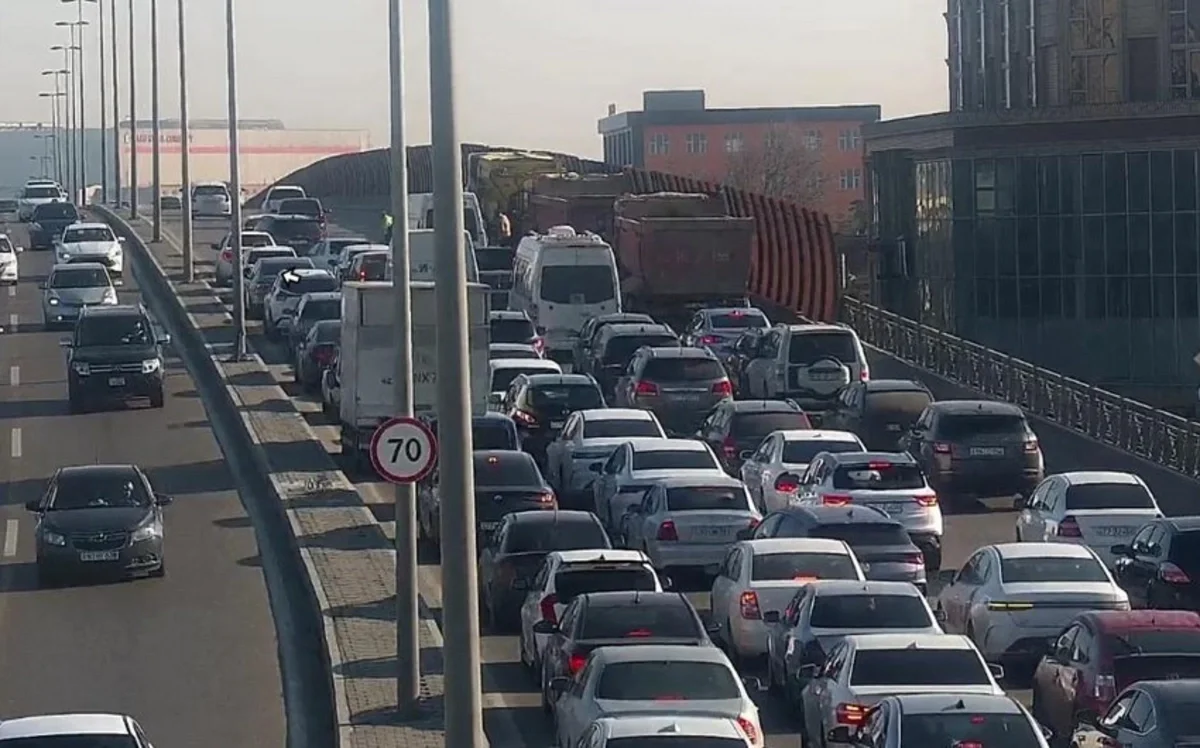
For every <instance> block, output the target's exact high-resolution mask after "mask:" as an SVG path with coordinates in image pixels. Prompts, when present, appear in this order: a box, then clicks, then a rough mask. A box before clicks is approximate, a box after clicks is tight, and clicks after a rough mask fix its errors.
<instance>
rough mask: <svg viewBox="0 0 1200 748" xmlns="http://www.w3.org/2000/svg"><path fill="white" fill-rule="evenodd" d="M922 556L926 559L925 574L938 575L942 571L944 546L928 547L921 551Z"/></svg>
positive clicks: (931, 545)
mask: <svg viewBox="0 0 1200 748" xmlns="http://www.w3.org/2000/svg"><path fill="white" fill-rule="evenodd" d="M921 555H922V556H923V557H924V559H925V572H926V573H927V574H928V573H933V574H937V573H938V572H939V571H941V570H942V546H941V545H933V544H930V545H927V546H925V547H924V548H922V549H921Z"/></svg>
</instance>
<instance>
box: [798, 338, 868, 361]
mask: <svg viewBox="0 0 1200 748" xmlns="http://www.w3.org/2000/svg"><path fill="white" fill-rule="evenodd" d="M825 359H833V360H834V361H838V362H840V363H843V364H854V363H858V342H857V340H855V337H854V335H853V334H851V333H849V332H810V333H804V334H801V335H793V336H792V340H791V342H790V343H788V361H789V362H790V363H792V364H795V365H797V366H808V365H810V364H815V363H816V362H818V361H822V360H825Z"/></svg>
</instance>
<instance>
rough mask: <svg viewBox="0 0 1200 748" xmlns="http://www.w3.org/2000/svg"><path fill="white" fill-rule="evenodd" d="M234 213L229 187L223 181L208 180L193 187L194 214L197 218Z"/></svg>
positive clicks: (218, 216) (220, 216)
mask: <svg viewBox="0 0 1200 748" xmlns="http://www.w3.org/2000/svg"><path fill="white" fill-rule="evenodd" d="M232 213H233V200H232V199H231V198H230V197H229V188H228V187H226V186H225V185H224V184H223V183H221V182H206V183H204V184H198V185H196V186H195V187H193V188H192V215H193V216H194V217H196V218H203V217H209V216H211V217H214V218H224V217H227V216H229V215H231V214H232Z"/></svg>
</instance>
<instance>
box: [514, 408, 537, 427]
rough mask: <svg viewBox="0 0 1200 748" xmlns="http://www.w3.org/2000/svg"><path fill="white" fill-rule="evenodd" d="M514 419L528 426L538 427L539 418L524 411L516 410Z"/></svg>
mask: <svg viewBox="0 0 1200 748" xmlns="http://www.w3.org/2000/svg"><path fill="white" fill-rule="evenodd" d="M512 417H513V420H514V421H517V422H518V423H523V424H525V425H526V426H536V425H537V422H538V420H537V416H535V415H533V414H532V413H529V412H526V411H524V410H514V411H513V414H512Z"/></svg>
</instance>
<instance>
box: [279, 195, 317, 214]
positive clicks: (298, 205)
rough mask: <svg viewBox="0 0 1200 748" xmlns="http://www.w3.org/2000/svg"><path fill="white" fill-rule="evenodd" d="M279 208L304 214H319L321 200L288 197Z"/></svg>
mask: <svg viewBox="0 0 1200 748" xmlns="http://www.w3.org/2000/svg"><path fill="white" fill-rule="evenodd" d="M279 208H280V210H283V211H286V212H288V213H297V214H300V215H306V216H319V215H321V201H320V200H317V199H316V198H311V197H296V198H292V197H289V198H288V199H287V200H284V201H283V202H282V204H281V205H280V206H279Z"/></svg>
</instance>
